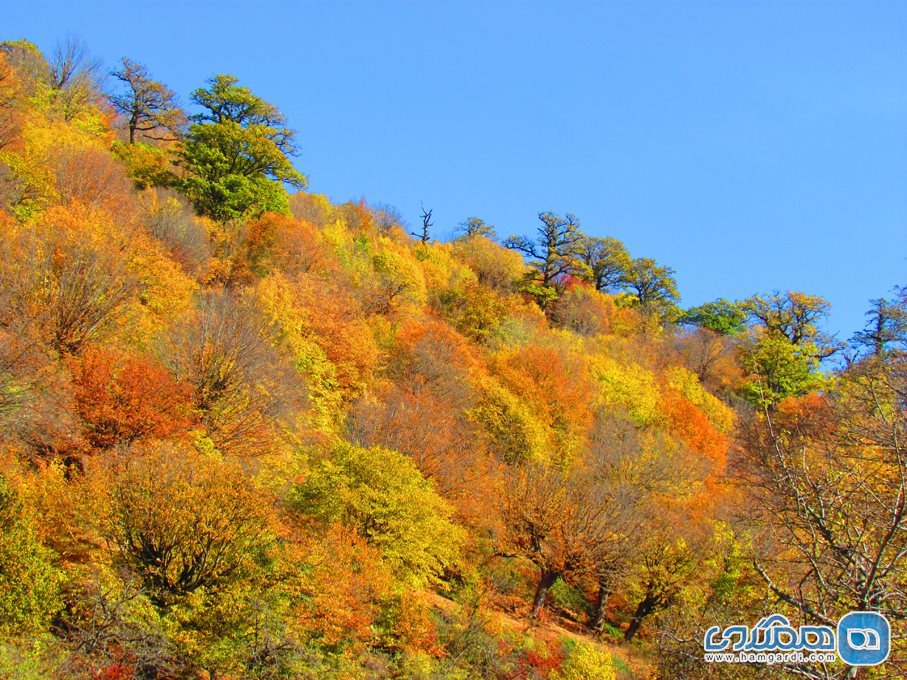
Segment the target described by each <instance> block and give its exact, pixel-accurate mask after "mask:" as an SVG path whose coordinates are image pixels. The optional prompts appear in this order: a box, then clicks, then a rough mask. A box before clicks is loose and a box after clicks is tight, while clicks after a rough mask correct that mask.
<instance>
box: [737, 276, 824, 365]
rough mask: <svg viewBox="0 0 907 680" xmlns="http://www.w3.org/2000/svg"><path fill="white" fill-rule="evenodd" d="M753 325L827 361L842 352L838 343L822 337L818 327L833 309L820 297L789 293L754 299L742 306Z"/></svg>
mask: <svg viewBox="0 0 907 680" xmlns="http://www.w3.org/2000/svg"><path fill="white" fill-rule="evenodd" d="M742 309H743V311H745V312H746V314H747V315H748V318H749V320H750V321H752V322H755V323H756V324H758V325H760V326H762V327H763V328H765V330H766V331H768V332H769V333H778V334H780V335H782V336H783V337H785V338H786V339H787V340H788V342H790V343H791V344H792V345H796V346H797V347H799V348H800V349H801V351H803V352H804V353H806V354H809V355H811V356H814V357H816V358H817V359H825V358H827V357H830V356H831V355H832V354H834V353H835V352H837V351H838V349H840V346H838V345H837V344H836V343H835V342H834V339H833V338H831V337H829V336H827V335H825V334H824V333H822V331H821V330H820V329H819V326H818V324H819V323H820V322H821V321H823V320H824V319H826V318H827V317H828V313H829V311H830V310H831V305H829V304H828V302H827V301H826V300H825V299H824V298H821V297H818V296H816V295H806V294H805V293H799V292H796V291H789V292H787V293H784V294H783V295H782V294H781V293H778V292H774V293H771V294H769V295H754V296H753V297H751V298H747V299H746V300H744V301H743V303H742Z"/></svg>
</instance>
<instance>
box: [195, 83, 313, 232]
mask: <svg viewBox="0 0 907 680" xmlns="http://www.w3.org/2000/svg"><path fill="white" fill-rule="evenodd" d="M208 85H209V87H208V88H207V89H206V88H199V89H197V90H195V91H194V92H193V93H192V101H193V102H195V103H196V104H198V105H199V106H201V107H203V108H204V109H205V111H204V112H202V113H199V114H196V115H194V116H192V117H191V120H192V124H191V125H190V126H189V132H188V135H187V138H186V140H185V141H184V142H183V145H182V149H181V150H180V152H179V157H180V164H181V165H182V166H183V168H184V169H185V171H186V176H185V177H184V178H183V179H182V180H180V181H179V183H178V185H179V186H180V188H181V189H182V190H183V191H184V192H185V193H186V195H187V196H188V197H189V198H190V199H191V200H192V202H193V203H194V204H195V207H196V209H197V210H198V211H199V212H200V213H201V214H203V215H207V216H209V217H212V218H214V219H216V220H220V221H226V220H229V219H232V218H237V217H247V216H252V217H256V216H258V215H261V214H262V213H264V212H267V211H273V212H280V213H284V214H289V204H288V197H287V193H286V190H285V189H284V186H283V185H284V184H288V185H289V186H293V187H297V188H304V187H305V186H306V178H305V175H303V174H302V173H300V172H299V171H298V170H296V168H294V167H293V164H292V163H291V161H290V157H291V156H293V155H295V153H296V147H295V133H294V132H293V131H292V130H291V129H289V128H288V127H287V126H286V119H285V118H284V116H283V114H282V113H280V111H279V110H278V109H277V108H276V107H275V106H274V105H272V104H269V103H268V102H266V101H264V100H263V99H261V98H260V97H258V96H256V95H254V94H252V92H251V91H250V90H249V89H248V88H246V87H241V86H239V85H237V79H236V78H235V77H234V76H229V75H218V76H215V77H214V78H212V79H211V80H210V81H208Z"/></svg>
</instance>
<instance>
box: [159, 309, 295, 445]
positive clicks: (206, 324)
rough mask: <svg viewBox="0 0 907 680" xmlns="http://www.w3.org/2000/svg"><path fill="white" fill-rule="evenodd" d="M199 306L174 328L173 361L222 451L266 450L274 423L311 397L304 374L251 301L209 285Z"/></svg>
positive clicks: (270, 443)
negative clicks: (287, 358)
mask: <svg viewBox="0 0 907 680" xmlns="http://www.w3.org/2000/svg"><path fill="white" fill-rule="evenodd" d="M200 307H201V308H200V309H199V310H198V313H197V316H196V317H195V318H187V319H185V320H184V321H183V322H182V323H181V324H179V326H178V327H177V328H176V329H174V331H173V334H172V337H171V338H170V343H169V347H168V355H169V356H168V361H169V365H170V368H171V370H172V371H173V373H174V375H175V377H176V379H177V381H178V382H180V383H182V384H185V385H188V386H190V387H191V388H192V392H191V394H192V398H193V406H194V407H195V409H196V410H197V412H198V414H199V417H200V419H201V423H202V425H203V426H204V427H205V430H206V432H207V435H208V437H209V438H210V439H211V441H212V442H213V444H214V446H215V447H216V448H217V449H218V450H219V451H220V452H221V453H224V454H227V455H230V454H232V455H258V454H261V453H263V452H266V451H268V450H269V449H270V447H271V446H272V445H273V437H274V434H275V433H274V427H275V423H276V422H279V419H280V417H281V416H283V415H287V411H288V410H289V411H291V412H292V410H293V407H297V408H298V407H299V405H300V400H304V399H305V390H304V389H303V386H302V385H301V384H300V381H299V376H298V375H297V374H296V373H295V371H293V369H292V367H290V366H287V365H284V364H283V363H282V362H281V360H280V356H279V355H278V353H277V351H276V350H275V349H274V348H273V347H272V338H273V335H272V330H271V329H270V328H269V327H268V325H267V324H266V322H265V320H264V319H263V318H262V317H261V315H260V313H259V312H258V310H255V309H253V308H252V307H251V305H250V304H249V303H248V301H245V300H242V299H239V298H237V297H236V296H234V295H231V294H229V293H210V294H208V295H207V296H206V297H204V298H203V299H202V300H201V305H200Z"/></svg>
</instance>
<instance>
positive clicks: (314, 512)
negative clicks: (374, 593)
mask: <svg viewBox="0 0 907 680" xmlns="http://www.w3.org/2000/svg"><path fill="white" fill-rule="evenodd" d="M296 507H297V509H298V510H299V511H300V512H302V513H304V514H308V515H311V516H313V517H315V518H316V519H318V520H319V521H320V522H321V523H322V525H323V526H325V527H328V526H330V525H331V524H332V523H334V522H336V521H339V522H342V523H343V524H344V525H345V526H347V527H349V528H352V529H355V530H356V531H357V532H358V533H359V535H360V536H362V537H363V538H365V539H366V541H368V542H369V543H370V544H371V545H374V546H377V547H378V548H380V549H381V551H382V555H383V558H384V560H386V561H387V563H388V564H389V565H391V567H392V568H393V570H394V571H395V572H396V573H397V574H398V575H399V576H400V577H401V578H402V579H403V580H404V581H409V582H410V583H414V584H417V585H418V584H425V583H428V582H431V581H433V580H435V579H436V578H437V577H438V576H439V575H440V574H441V573H442V572H443V571H444V570H445V569H447V568H450V567H453V566H454V565H455V564H456V562H457V560H458V559H459V553H460V548H461V544H462V541H463V532H462V529H460V527H458V526H457V525H455V524H454V523H453V522H451V520H450V516H451V514H452V512H451V508H450V506H449V505H448V504H447V503H446V502H445V501H444V499H442V498H441V497H440V496H439V495H438V494H437V493H436V492H435V490H434V488H433V487H432V485H431V483H430V482H428V481H427V480H426V479H425V478H424V477H423V476H422V475H421V474H420V473H419V471H418V469H417V468H416V466H415V465H414V464H413V463H412V462H411V461H410V460H409V459H407V458H406V457H405V456H403V455H402V454H400V453H397V452H396V451H391V450H389V449H384V448H381V447H371V448H367V449H365V448H359V447H356V446H352V445H350V444H341V445H339V446H338V447H337V448H336V449H335V450H334V452H333V457H332V459H329V460H324V461H322V462H321V463H320V464H319V465H318V466H316V467H315V468H314V469H313V470H312V473H311V474H310V475H309V478H308V479H307V480H306V481H305V482H304V483H303V484H302V485H300V486H299V487H298V489H297V492H296Z"/></svg>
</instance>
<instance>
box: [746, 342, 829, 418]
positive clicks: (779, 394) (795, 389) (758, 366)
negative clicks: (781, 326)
mask: <svg viewBox="0 0 907 680" xmlns="http://www.w3.org/2000/svg"><path fill="white" fill-rule="evenodd" d="M741 363H742V365H743V367H744V369H746V370H747V371H748V372H749V373H750V376H751V377H750V379H749V380H748V381H747V382H746V383H745V384H744V386H743V395H744V396H745V397H746V398H747V399H748V400H749V401H750V402H752V403H753V404H757V405H759V406H763V405H773V404H777V403H778V402H779V401H781V400H782V399H784V398H786V397H791V396H798V395H802V394H806V393H807V392H810V391H812V390H814V389H818V388H819V387H820V386H821V385H822V381H823V379H822V376H821V375H820V374H819V373H818V372H817V370H818V361H817V359H816V357H815V355H814V354H813V353H811V352H810V351H809V349H808V348H804V347H801V346H799V345H796V344H794V343H792V342H791V341H790V340H788V339H787V337H785V336H784V335H782V334H781V333H779V332H771V331H770V332H764V333H757V334H756V335H755V337H753V338H751V339H749V341H748V342H747V343H746V345H745V346H744V348H743V351H742V356H741Z"/></svg>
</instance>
